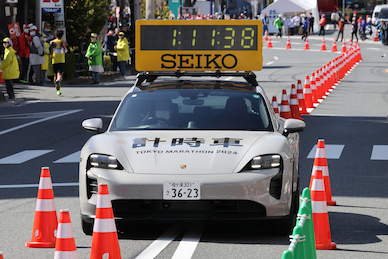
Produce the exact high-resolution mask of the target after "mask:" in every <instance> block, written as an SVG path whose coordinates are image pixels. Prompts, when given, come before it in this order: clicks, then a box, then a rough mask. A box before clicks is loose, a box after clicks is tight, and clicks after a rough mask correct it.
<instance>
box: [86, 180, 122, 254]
mask: <svg viewBox="0 0 388 259" xmlns="http://www.w3.org/2000/svg"><path fill="white" fill-rule="evenodd" d="M105 254H108V258H115V259H121V253H120V247H119V239H118V236H117V230H116V224H115V220H114V217H113V210H112V203H111V201H110V197H109V190H108V185H107V184H106V183H105V184H104V183H101V184H100V186H99V188H98V196H97V207H96V218H95V219H94V225H93V240H92V252H91V255H90V259H101V258H102V257H103V256H105Z"/></svg>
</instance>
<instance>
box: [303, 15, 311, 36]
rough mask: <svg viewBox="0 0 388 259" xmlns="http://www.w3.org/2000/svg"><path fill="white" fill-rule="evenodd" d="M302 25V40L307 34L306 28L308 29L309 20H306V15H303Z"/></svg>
mask: <svg viewBox="0 0 388 259" xmlns="http://www.w3.org/2000/svg"><path fill="white" fill-rule="evenodd" d="M302 26H303V36H302V40H304V41H306V39H307V36H308V29H309V22H308V18H307V17H304V20H303V25H302Z"/></svg>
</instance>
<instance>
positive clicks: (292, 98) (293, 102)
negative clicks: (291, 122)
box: [290, 84, 302, 120]
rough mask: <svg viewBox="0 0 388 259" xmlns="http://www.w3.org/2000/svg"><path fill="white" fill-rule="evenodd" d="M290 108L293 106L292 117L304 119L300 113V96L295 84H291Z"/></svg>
mask: <svg viewBox="0 0 388 259" xmlns="http://www.w3.org/2000/svg"><path fill="white" fill-rule="evenodd" d="M290 108H291V114H292V118H294V119H298V120H302V118H301V117H300V113H299V102H298V96H297V95H296V87H295V85H294V84H292V85H291V94H290Z"/></svg>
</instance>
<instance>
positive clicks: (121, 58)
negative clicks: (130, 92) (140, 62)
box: [115, 32, 129, 78]
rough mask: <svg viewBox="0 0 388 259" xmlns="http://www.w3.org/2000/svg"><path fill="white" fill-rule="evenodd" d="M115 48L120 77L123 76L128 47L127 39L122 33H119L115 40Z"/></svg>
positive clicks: (127, 58) (127, 57)
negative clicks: (117, 38)
mask: <svg viewBox="0 0 388 259" xmlns="http://www.w3.org/2000/svg"><path fill="white" fill-rule="evenodd" d="M115 49H116V50H117V61H118V64H119V68H120V74H121V77H122V78H125V66H126V62H127V61H128V60H129V47H128V41H127V39H126V38H125V37H124V33H123V32H120V33H119V40H118V41H117V45H116V46H115Z"/></svg>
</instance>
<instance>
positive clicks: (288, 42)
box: [286, 36, 291, 49]
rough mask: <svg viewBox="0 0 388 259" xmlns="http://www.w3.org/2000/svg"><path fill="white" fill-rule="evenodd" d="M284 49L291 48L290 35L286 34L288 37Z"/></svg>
mask: <svg viewBox="0 0 388 259" xmlns="http://www.w3.org/2000/svg"><path fill="white" fill-rule="evenodd" d="M286 49H291V40H290V36H288V38H287V46H286Z"/></svg>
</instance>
